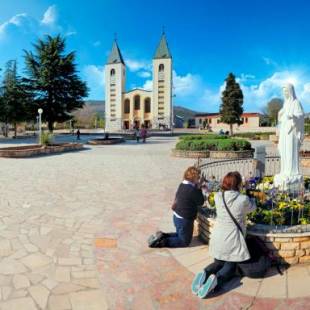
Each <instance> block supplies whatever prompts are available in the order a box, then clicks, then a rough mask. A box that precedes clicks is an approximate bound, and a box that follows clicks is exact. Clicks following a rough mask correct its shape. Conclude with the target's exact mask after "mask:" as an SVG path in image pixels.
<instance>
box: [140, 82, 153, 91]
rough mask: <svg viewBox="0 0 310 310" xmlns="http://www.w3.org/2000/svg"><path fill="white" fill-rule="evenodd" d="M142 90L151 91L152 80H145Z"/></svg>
mask: <svg viewBox="0 0 310 310" xmlns="http://www.w3.org/2000/svg"><path fill="white" fill-rule="evenodd" d="M142 88H143V89H145V90H153V80H146V81H145V83H144V85H143V86H142Z"/></svg>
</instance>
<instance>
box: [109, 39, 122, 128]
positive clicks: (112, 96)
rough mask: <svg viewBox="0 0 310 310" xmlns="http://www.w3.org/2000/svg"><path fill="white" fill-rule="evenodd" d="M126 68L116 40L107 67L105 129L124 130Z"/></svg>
mask: <svg viewBox="0 0 310 310" xmlns="http://www.w3.org/2000/svg"><path fill="white" fill-rule="evenodd" d="M125 82H126V66H125V62H124V59H123V56H122V54H121V51H120V49H119V47H118V44H117V41H116V40H114V42H113V45H112V50H111V53H110V55H109V58H108V61H107V63H106V66H105V129H106V131H120V130H122V113H123V93H124V92H125Z"/></svg>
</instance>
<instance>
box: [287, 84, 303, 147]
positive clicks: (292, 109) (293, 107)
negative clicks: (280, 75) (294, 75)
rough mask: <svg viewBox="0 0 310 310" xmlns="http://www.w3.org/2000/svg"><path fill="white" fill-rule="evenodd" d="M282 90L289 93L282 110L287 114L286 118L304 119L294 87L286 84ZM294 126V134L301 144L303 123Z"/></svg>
mask: <svg viewBox="0 0 310 310" xmlns="http://www.w3.org/2000/svg"><path fill="white" fill-rule="evenodd" d="M283 88H285V89H287V91H288V93H289V98H288V99H285V101H284V104H283V108H284V110H285V113H287V115H288V116H290V117H293V118H294V119H296V118H297V119H298V118H301V117H302V118H303V117H304V110H303V108H302V105H301V104H300V102H299V101H298V99H297V97H296V93H295V89H294V86H293V85H292V84H290V83H287V84H285V85H284V86H283ZM295 126H296V134H297V137H298V138H299V140H300V142H302V140H303V138H304V126H303V122H299V121H297V122H295Z"/></svg>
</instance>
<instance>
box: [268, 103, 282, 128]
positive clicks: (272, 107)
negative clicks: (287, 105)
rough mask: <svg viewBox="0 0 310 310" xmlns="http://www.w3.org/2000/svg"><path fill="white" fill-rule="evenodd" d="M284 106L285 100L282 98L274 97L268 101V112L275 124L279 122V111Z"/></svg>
mask: <svg viewBox="0 0 310 310" xmlns="http://www.w3.org/2000/svg"><path fill="white" fill-rule="evenodd" d="M282 106H283V100H282V99H281V98H273V99H271V100H270V101H269V102H268V103H267V107H266V112H267V115H268V117H269V118H270V121H271V123H272V124H273V125H276V124H277V123H278V113H279V111H280V110H281V109H282Z"/></svg>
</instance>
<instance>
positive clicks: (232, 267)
mask: <svg viewBox="0 0 310 310" xmlns="http://www.w3.org/2000/svg"><path fill="white" fill-rule="evenodd" d="M236 267H237V263H235V262H225V261H223V260H218V259H214V262H213V263H212V264H210V265H209V266H207V267H206V268H205V272H206V274H207V278H208V277H209V275H210V274H215V275H216V277H217V283H218V286H222V285H223V284H224V283H225V282H227V281H229V280H230V279H231V278H232V277H233V276H234V275H235V274H236Z"/></svg>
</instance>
